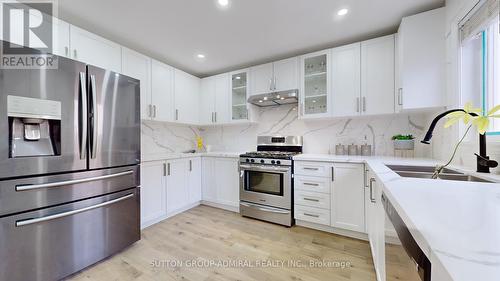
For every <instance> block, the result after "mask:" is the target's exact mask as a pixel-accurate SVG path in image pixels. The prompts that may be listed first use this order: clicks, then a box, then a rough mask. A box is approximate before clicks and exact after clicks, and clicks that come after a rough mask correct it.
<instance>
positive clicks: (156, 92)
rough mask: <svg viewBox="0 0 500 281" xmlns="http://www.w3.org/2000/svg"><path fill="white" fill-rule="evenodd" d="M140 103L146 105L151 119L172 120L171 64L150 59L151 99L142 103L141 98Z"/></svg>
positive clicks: (172, 83)
mask: <svg viewBox="0 0 500 281" xmlns="http://www.w3.org/2000/svg"><path fill="white" fill-rule="evenodd" d="M141 99H142V95H141ZM145 102H147V100H145ZM141 104H142V105H141V106H146V107H147V109H146V110H147V112H149V115H150V116H152V119H153V120H156V121H164V122H172V121H174V69H173V68H172V67H171V66H169V65H166V64H164V63H162V62H159V61H156V60H152V61H151V101H150V103H149V104H143V103H142V100H141Z"/></svg>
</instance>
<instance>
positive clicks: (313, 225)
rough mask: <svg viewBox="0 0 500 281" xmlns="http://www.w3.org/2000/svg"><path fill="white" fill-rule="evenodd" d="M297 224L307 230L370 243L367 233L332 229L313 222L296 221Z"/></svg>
mask: <svg viewBox="0 0 500 281" xmlns="http://www.w3.org/2000/svg"><path fill="white" fill-rule="evenodd" d="M295 224H296V225H298V226H303V227H307V228H312V229H316V230H321V231H324V232H329V233H333V234H338V235H342V236H347V237H351V238H355V239H360V240H364V241H368V234H366V233H361V232H356V231H351V230H345V229H340V228H335V227H331V226H327V225H322V224H317V223H312V222H307V221H301V220H295Z"/></svg>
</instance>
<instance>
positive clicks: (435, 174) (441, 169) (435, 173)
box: [432, 125, 472, 179]
mask: <svg viewBox="0 0 500 281" xmlns="http://www.w3.org/2000/svg"><path fill="white" fill-rule="evenodd" d="M470 128H472V125H469V127H467V130H465V133H464V135H463V136H462V138H461V139H460V141H459V142H458V143H457V145H455V149H454V150H453V154H452V155H451V158H450V160H448V163H446V164H444V165H443V166H438V167H436V171H434V174H433V175H432V178H433V179H437V178H438V177H439V174H440V173H441V172H442V171H443V169H444V168H446V167H448V165H450V164H451V162H452V161H453V159H454V158H455V155H456V154H457V151H458V147H459V146H460V144H462V142H463V141H464V139H465V137H466V136H467V134H468V133H469V131H470Z"/></svg>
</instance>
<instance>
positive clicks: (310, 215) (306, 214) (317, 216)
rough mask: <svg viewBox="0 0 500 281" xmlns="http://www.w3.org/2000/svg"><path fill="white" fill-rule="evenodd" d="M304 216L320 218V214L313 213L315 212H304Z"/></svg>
mask: <svg viewBox="0 0 500 281" xmlns="http://www.w3.org/2000/svg"><path fill="white" fill-rule="evenodd" d="M304 216H308V217H313V218H319V215H313V214H309V213H304Z"/></svg>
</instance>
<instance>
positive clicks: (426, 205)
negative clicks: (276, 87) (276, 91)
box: [294, 154, 500, 281]
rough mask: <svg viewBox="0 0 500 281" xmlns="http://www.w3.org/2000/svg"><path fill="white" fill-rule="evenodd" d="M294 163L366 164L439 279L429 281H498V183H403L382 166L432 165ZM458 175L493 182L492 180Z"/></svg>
mask: <svg viewBox="0 0 500 281" xmlns="http://www.w3.org/2000/svg"><path fill="white" fill-rule="evenodd" d="M294 160H297V161H333V162H335V161H338V162H351V163H365V164H366V165H368V166H369V167H370V169H371V170H372V171H373V172H374V173H375V174H376V176H377V178H378V181H379V182H380V183H382V186H383V192H384V194H386V196H387V199H388V200H389V201H390V202H391V203H392V204H393V206H394V207H395V208H396V210H397V212H398V214H399V215H400V217H401V218H402V219H403V221H404V222H405V224H406V226H407V227H408V229H409V230H410V232H411V234H412V236H413V237H414V239H415V240H416V242H417V243H418V245H419V246H420V248H421V249H422V250H423V251H424V253H426V255H427V257H428V258H429V260H430V261H431V263H432V267H433V269H432V272H433V276H434V277H437V274H440V275H439V276H440V278H439V279H438V278H434V279H433V281H442V280H457V281H471V280H481V281H490V280H491V281H493V280H495V281H498V280H500V184H498V183H495V184H492V183H477V182H461V181H445V180H432V179H416V178H403V177H401V176H399V175H398V174H396V173H395V172H393V171H392V170H390V169H389V168H387V167H386V166H385V164H397V165H417V166H418V165H435V164H436V163H438V162H437V161H436V160H427V159H396V158H390V157H363V156H336V155H322V154H319V155H318V154H302V155H299V156H296V157H294ZM458 170H461V171H463V172H466V173H467V174H472V175H475V176H480V177H483V178H487V179H490V180H498V176H496V175H484V174H478V173H475V172H470V171H466V170H464V169H460V168H458ZM435 272H436V274H435ZM437 272H439V273H437ZM443 274H444V275H443ZM441 276H443V277H441Z"/></svg>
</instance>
